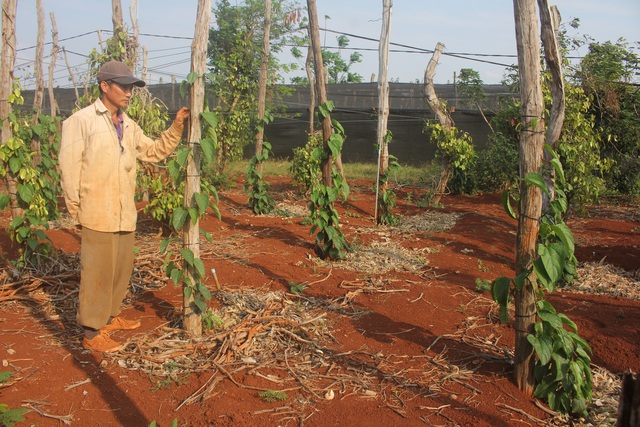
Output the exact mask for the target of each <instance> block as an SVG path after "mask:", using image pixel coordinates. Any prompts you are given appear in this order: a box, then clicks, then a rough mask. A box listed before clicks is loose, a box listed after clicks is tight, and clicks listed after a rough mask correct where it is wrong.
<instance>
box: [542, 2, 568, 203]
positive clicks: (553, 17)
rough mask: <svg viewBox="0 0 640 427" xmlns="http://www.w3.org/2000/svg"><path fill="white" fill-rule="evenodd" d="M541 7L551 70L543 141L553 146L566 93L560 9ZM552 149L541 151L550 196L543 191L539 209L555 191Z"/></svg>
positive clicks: (547, 55)
mask: <svg viewBox="0 0 640 427" xmlns="http://www.w3.org/2000/svg"><path fill="white" fill-rule="evenodd" d="M538 7H539V8H540V24H541V27H542V28H541V32H542V44H543V46H544V57H545V61H546V63H547V68H548V70H549V73H550V74H551V99H552V104H551V112H550V114H549V126H548V127H547V133H546V136H545V143H546V144H547V145H549V146H550V147H551V148H553V149H554V150H555V149H556V148H557V146H558V140H559V139H560V133H561V132H562V126H563V124H564V115H565V104H566V101H565V96H564V76H563V74H562V52H561V51H560V41H559V40H558V28H559V27H560V12H558V8H557V7H555V6H553V7H552V8H550V7H549V2H548V0H538ZM550 161H551V153H549V152H548V151H546V150H545V151H544V165H545V168H544V170H543V176H544V179H545V182H546V184H547V189H548V190H549V193H550V194H551V197H549V196H547V195H546V194H543V195H542V198H543V203H542V211H543V212H546V211H547V210H548V208H549V205H550V203H551V201H552V200H553V198H554V195H555V189H556V181H555V169H554V168H553V167H551V166H550V164H549V162H550Z"/></svg>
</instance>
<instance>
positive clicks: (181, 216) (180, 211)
mask: <svg viewBox="0 0 640 427" xmlns="http://www.w3.org/2000/svg"><path fill="white" fill-rule="evenodd" d="M188 215H189V213H188V212H187V211H186V210H185V209H184V208H181V207H178V208H176V209H175V210H174V211H173V215H172V218H173V221H172V225H173V228H174V229H176V230H180V229H181V228H182V226H184V223H185V221H186V220H187V216H188Z"/></svg>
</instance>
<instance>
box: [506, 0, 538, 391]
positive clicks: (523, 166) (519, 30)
mask: <svg viewBox="0 0 640 427" xmlns="http://www.w3.org/2000/svg"><path fill="white" fill-rule="evenodd" d="M513 6H514V16H515V28H516V45H517V49H518V73H519V76H520V99H521V102H522V105H521V114H522V118H521V123H522V131H521V132H520V210H519V211H520V216H519V219H518V234H517V237H516V275H519V274H520V273H523V272H525V271H528V270H529V268H530V267H531V265H532V263H533V261H534V259H535V257H536V243H537V240H538V232H539V230H540V215H541V212H542V192H541V191H540V189H539V188H537V187H536V186H534V185H529V184H527V183H526V182H525V180H524V178H525V177H526V175H527V174H528V173H530V172H540V169H541V167H542V158H543V150H544V134H543V131H544V118H543V113H544V104H543V99H542V84H541V81H540V36H539V32H538V19H537V15H536V5H535V2H532V1H530V0H514V1H513ZM535 281H536V277H535V273H531V275H530V276H529V280H528V281H527V282H526V283H525V285H524V286H523V287H522V289H521V290H520V291H516V295H515V308H516V321H515V329H516V342H515V361H514V362H515V369H514V381H515V383H516V385H517V386H518V387H519V388H520V390H522V391H524V392H525V393H527V394H532V393H533V389H534V386H535V380H534V376H533V367H534V364H535V358H534V354H533V347H532V346H531V344H530V343H529V341H528V340H527V336H528V335H529V334H531V333H533V326H534V323H535V320H536V307H535V295H534V288H533V283H535Z"/></svg>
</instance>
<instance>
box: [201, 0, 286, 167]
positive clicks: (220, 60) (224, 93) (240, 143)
mask: <svg viewBox="0 0 640 427" xmlns="http://www.w3.org/2000/svg"><path fill="white" fill-rule="evenodd" d="M291 10H295V7H294V5H293V4H292V3H290V2H288V1H287V0H274V1H273V11H274V14H273V18H272V26H271V46H270V48H271V52H272V53H273V55H270V56H269V68H268V69H269V72H268V76H270V78H269V79H268V81H269V86H270V87H273V86H274V83H276V82H277V81H278V79H279V78H280V77H279V73H278V70H280V69H281V68H282V66H281V64H280V62H279V60H278V58H277V55H276V54H277V53H278V52H280V51H281V50H282V47H283V45H284V44H285V43H286V41H287V40H288V38H289V37H290V32H291V31H293V27H294V23H293V22H290V21H289V20H285V19H284V18H285V16H287V13H288V12H291ZM213 13H214V15H215V23H216V24H215V26H214V27H212V28H211V29H210V32H209V48H208V56H209V66H210V71H211V75H212V77H213V80H212V91H213V94H214V95H215V98H216V101H217V103H216V105H215V106H214V107H213V110H214V111H215V112H217V113H220V114H219V118H220V122H219V124H218V126H219V127H218V135H219V139H218V140H219V141H220V142H219V146H218V147H217V150H218V152H217V157H218V169H219V171H224V169H225V167H226V162H227V161H228V160H232V159H236V158H239V157H241V156H242V154H243V152H244V149H245V147H246V146H247V145H248V144H249V143H250V142H251V141H252V140H254V136H255V130H254V125H255V124H256V121H257V115H258V113H257V96H258V82H259V77H260V76H259V72H260V64H261V60H262V41H263V30H264V26H263V19H264V18H263V17H264V2H262V1H259V0H242V1H238V2H234V4H231V2H230V1H229V0H221V1H220V2H218V3H217V5H216V6H215V7H214V10H213ZM269 95H270V100H273V99H274V98H275V97H277V93H276V92H275V90H274V91H271V92H270V93H269ZM268 101H269V100H268ZM266 109H267V110H272V111H273V110H274V109H273V108H270V105H269V102H268V103H267V107H266Z"/></svg>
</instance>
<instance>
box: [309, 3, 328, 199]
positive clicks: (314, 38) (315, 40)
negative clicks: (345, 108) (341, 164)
mask: <svg viewBox="0 0 640 427" xmlns="http://www.w3.org/2000/svg"><path fill="white" fill-rule="evenodd" d="M307 9H308V11H309V37H310V41H311V48H312V50H313V59H314V68H315V71H316V92H317V94H318V104H319V105H322V104H324V103H326V102H327V87H326V86H325V81H326V80H325V69H324V62H323V61H322V48H321V47H320V27H319V26H318V10H317V9H316V0H307ZM331 132H332V129H331V117H330V115H327V117H325V118H324V119H323V120H322V140H323V148H324V151H325V153H327V155H326V158H325V160H324V161H323V163H322V183H323V184H324V185H326V186H327V187H330V186H331V185H332V184H333V182H332V179H331V164H332V163H333V156H332V155H331V150H330V149H329V144H328V140H329V137H330V136H331Z"/></svg>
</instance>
